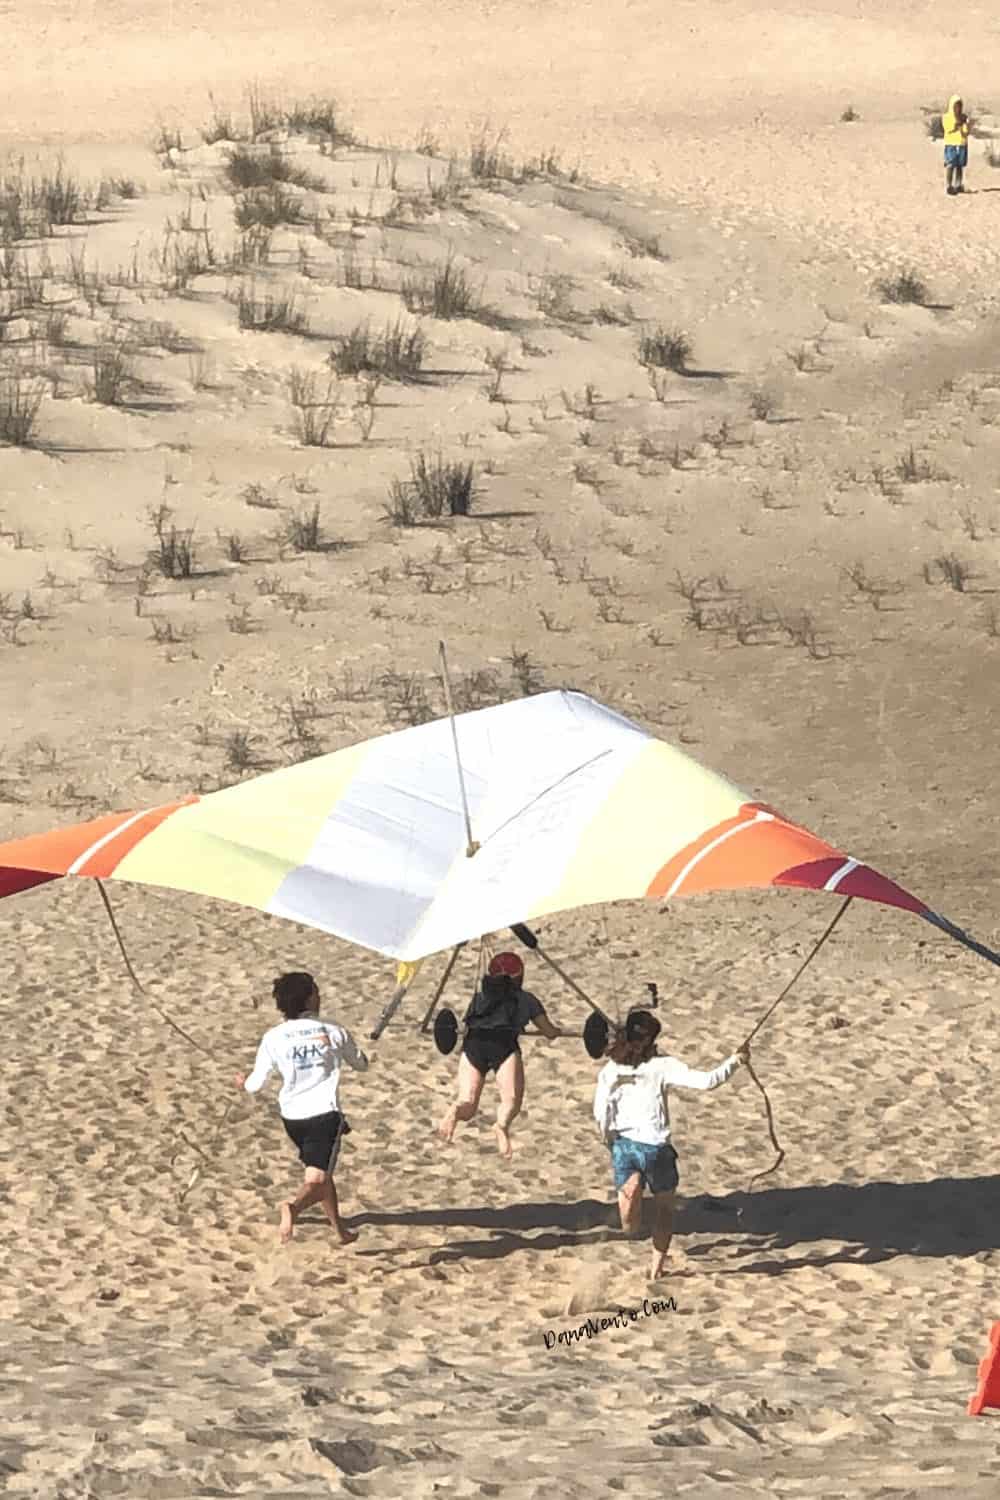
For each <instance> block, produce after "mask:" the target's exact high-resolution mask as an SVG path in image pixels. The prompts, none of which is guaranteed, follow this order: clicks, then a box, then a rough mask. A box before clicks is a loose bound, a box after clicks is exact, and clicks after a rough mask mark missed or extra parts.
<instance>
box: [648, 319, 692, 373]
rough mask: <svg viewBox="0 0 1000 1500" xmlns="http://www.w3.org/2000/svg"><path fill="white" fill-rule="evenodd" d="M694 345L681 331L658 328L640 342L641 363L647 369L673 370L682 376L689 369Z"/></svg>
mask: <svg viewBox="0 0 1000 1500" xmlns="http://www.w3.org/2000/svg"><path fill="white" fill-rule="evenodd" d="M692 349H693V345H692V343H691V340H690V339H689V338H688V336H687V334H686V333H683V332H682V331H681V330H680V329H678V328H674V329H669V330H668V329H665V328H662V327H659V328H656V329H654V330H653V332H652V333H644V334H643V335H642V337H641V338H640V340H639V363H640V364H641V365H644V366H645V367H646V369H648V370H649V369H656V370H673V371H674V372H675V373H676V374H678V375H682V374H683V373H684V371H685V370H686V369H687V362H688V360H689V359H690V357H691V353H692Z"/></svg>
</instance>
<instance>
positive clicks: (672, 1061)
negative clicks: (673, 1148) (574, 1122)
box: [594, 1053, 740, 1146]
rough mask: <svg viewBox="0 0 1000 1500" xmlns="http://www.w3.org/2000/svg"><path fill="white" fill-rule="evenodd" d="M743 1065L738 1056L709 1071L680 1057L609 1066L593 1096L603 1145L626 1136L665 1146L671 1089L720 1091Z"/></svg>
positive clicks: (640, 1141)
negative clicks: (632, 1066)
mask: <svg viewBox="0 0 1000 1500" xmlns="http://www.w3.org/2000/svg"><path fill="white" fill-rule="evenodd" d="M739 1065H740V1059H739V1057H738V1056H737V1055H736V1053H734V1054H733V1056H732V1057H727V1058H726V1060H725V1061H724V1062H721V1063H720V1064H719V1066H718V1067H717V1068H712V1069H711V1070H710V1071H708V1072H702V1071H700V1070H699V1069H697V1068H689V1067H688V1065H687V1063H683V1062H681V1060H680V1058H679V1057H651V1058H650V1059H649V1061H648V1062H644V1063H640V1064H639V1065H638V1067H635V1068H629V1067H626V1066H625V1065H624V1064H623V1063H616V1062H606V1063H605V1064H604V1067H603V1068H602V1069H601V1071H600V1073H598V1075H597V1090H596V1092H595V1094H594V1119H595V1120H596V1121H597V1126H598V1129H599V1130H600V1132H601V1135H602V1136H603V1137H604V1140H605V1141H609V1140H611V1138H612V1137H613V1136H616V1135H623V1136H626V1137H627V1138H628V1139H629V1140H630V1141H637V1142H639V1143H640V1144H641V1145H644V1146H663V1145H665V1144H666V1142H667V1141H669V1139H670V1111H669V1108H668V1106H667V1090H668V1088H682V1089H717V1088H718V1087H719V1085H720V1083H725V1082H726V1080H727V1079H728V1078H731V1077H732V1075H733V1074H734V1073H735V1071H736V1069H737V1068H738V1067H739Z"/></svg>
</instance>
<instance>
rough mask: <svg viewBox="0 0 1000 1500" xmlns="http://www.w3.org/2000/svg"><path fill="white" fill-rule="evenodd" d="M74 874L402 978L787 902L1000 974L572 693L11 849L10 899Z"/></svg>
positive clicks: (858, 871) (853, 870)
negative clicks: (807, 894) (632, 916)
mask: <svg viewBox="0 0 1000 1500" xmlns="http://www.w3.org/2000/svg"><path fill="white" fill-rule="evenodd" d="M456 750H457V755H458V760H456ZM459 766H460V767H461V773H462V774H461V776H460V775H459V774H458V771H459ZM470 826H471V828H472V829H474V831H475V843H474V844H470V841H469V837H468V829H469V827H470ZM473 849H474V851H475V852H471V851H472V850H473ZM69 875H77V876H85V877H87V876H89V877H98V878H101V879H114V880H126V881H132V882H135V883H137V884H140V885H152V886H159V887H166V888H168V889H174V890H181V891H190V892H194V893H197V894H200V895H205V896H212V897H217V898H219V899H222V900H227V901H233V902H237V903H240V904H242V905H243V906H247V907H251V908H253V909H255V910H258V911H264V912H269V913H270V914H271V915H273V916H278V917H286V918H289V919H290V920H292V921H295V922H301V923H304V924H305V925H307V926H310V927H316V928H319V929H320V930H321V931H324V932H329V933H333V934H335V935H336V936H337V937H340V938H345V939H347V940H348V941H349V942H353V943H358V944H360V945H361V946H362V947H365V948H371V949H373V950H375V951H376V952H378V953H382V954H385V955H386V956H387V957H391V958H395V959H397V960H399V961H403V962H407V963H415V962H416V961H418V960H420V959H422V958H425V957H427V956H428V955H430V954H433V953H438V952H440V951H442V950H443V949H446V948H450V947H454V946H455V945H456V944H459V943H463V942H467V941H470V940H473V939H475V938H478V937H481V936H482V935H483V934H485V933H490V932H495V931H498V930H500V929H501V928H505V927H510V926H511V925H512V924H515V923H519V922H532V921H535V920H537V919H538V918H541V917H545V916H549V915H552V914H554V913H556V912H561V911H566V910H569V909H571V908H575V907H582V906H589V905H593V904H596V903H600V902H606V901H623V900H629V899H641V898H648V899H651V900H657V901H658V900H664V899H667V898H670V897H674V896H687V895H692V894H694V893H697V892H707V891H722V890H736V889H740V888H747V887H773V886H793V887H801V888H804V889H809V890H817V891H835V892H837V893H838V895H840V896H856V897H860V898H862V899H864V900H868V901H876V902H881V903H883V904H885V905H888V906H894V907H898V908H900V909H902V910H904V911H908V912H911V913H913V914H915V915H917V916H920V917H924V918H926V919H927V920H928V921H930V922H933V923H934V924H935V925H936V926H937V927H939V928H941V929H942V930H944V931H945V932H947V933H949V934H950V935H951V936H952V937H954V938H956V939H958V940H959V941H960V942H962V943H965V944H966V945H967V946H968V947H970V948H972V949H974V950H975V951H976V952H978V953H980V954H981V955H982V956H983V957H985V958H988V959H990V960H991V961H992V962H994V963H998V964H1000V955H998V954H996V953H994V952H993V951H992V950H991V949H989V948H986V947H984V946H983V945H982V944H980V943H977V942H975V941H974V940H973V939H972V938H970V937H968V936H967V935H966V934H965V933H964V932H962V931H961V930H960V929H958V928H957V927H954V926H953V925H952V924H951V923H950V922H948V921H947V920H946V919H945V918H943V917H941V916H939V915H937V914H936V913H935V912H933V911H931V910H930V909H929V908H928V907H927V906H926V905H925V904H924V903H923V902H922V901H919V900H918V899H917V898H916V897H915V896H911V895H910V894H909V893H908V892H906V891H904V890H902V889H901V888H900V887H899V886H898V885H896V884H894V883H893V882H892V881H891V880H888V879H886V877H885V876H883V875H880V874H878V873H877V871H875V870H873V869H871V868H870V867H869V866H867V865H865V864H862V863H860V862H859V861H857V860H855V859H851V858H850V857H849V856H847V855H846V854H844V853H842V852H841V851H839V850H837V849H835V848H833V847H832V846H831V845H829V844H827V843H824V841H823V840H822V839H820V838H817V837H816V835H815V834H812V833H810V832H808V831H807V830H806V829H805V828H801V827H799V826H798V825H797V824H795V823H791V822H789V821H788V820H787V819H786V818H783V817H782V816H781V815H780V814H779V813H777V812H775V811H774V810H773V809H772V808H770V807H767V806H765V805H763V804H761V803H758V802H754V801H752V800H750V799H749V798H748V797H747V796H746V795H745V794H744V793H743V792H741V791H740V790H739V789H738V788H737V787H735V786H734V785H732V783H731V782H729V781H727V780H726V779H725V778H724V777H722V776H718V775H716V774H715V773H714V772H712V771H709V770H706V769H705V768H704V767H703V766H700V765H699V764H698V763H697V762H696V761H694V760H692V759H691V758H690V757H689V756H687V755H685V754H684V753H683V752H682V751H680V750H678V749H676V748H675V747H674V746H672V745H668V744H665V743H664V742H663V741H661V740H658V739H656V738H654V737H653V736H652V735H650V734H648V733H647V732H646V731H644V730H643V729H641V728H640V727H639V726H638V725H636V724H633V723H631V722H630V721H629V720H628V719H625V718H622V717H621V716H620V715H619V714H617V713H615V712H613V711H612V710H611V709H609V708H606V707H604V706H603V705H602V704H600V703H597V702H595V701H594V700H593V699H592V698H589V697H586V696H585V695H583V694H580V693H573V692H549V693H542V694H539V695H537V696H535V697H529V698H523V699H520V700H518V701H516V702H512V703H504V704H501V705H499V706H497V707H493V708H485V709H481V710H478V711H476V712H474V713H466V714H460V715H458V716H457V717H456V718H455V719H454V720H449V719H447V718H445V719H439V720H435V721H434V722H432V723H428V724H422V725H419V726H418V727H416V728H413V729H405V730H402V731H400V732H398V733H395V734H388V735H382V736H380V737H378V738H376V739H371V740H367V741H364V742H363V743H361V744H357V745H353V746H350V747H349V748H347V749H344V750H338V751H336V752H334V753H333V754H332V755H323V756H318V757H316V758H315V759H313V760H309V761H305V762H303V763H301V764H299V765H295V766H291V767H289V768H287V769H284V770H280V771H274V772H271V773H269V774H266V775H263V776H257V777H254V778H252V779H250V780H247V781H244V782H241V783H240V784H239V785H236V786H232V787H228V788H226V789H225V790H223V791H219V792H212V793H210V794H208V795H206V796H203V797H190V798H187V799H185V800H183V801H181V802H172V803H167V804H165V805H163V806H161V807H155V808H150V809H148V810H147V811H142V812H132V813H122V814H116V815H112V816H109V817H105V818H99V819H97V820H96V821H93V822H88V823H82V824H77V825H76V826H73V827H69V828H61V829H57V830H55V831H54V832H51V833H46V834H40V835H34V836H30V837H27V838H21V839H15V840H12V841H10V842H8V843H4V844H0V896H8V895H13V894H14V893H16V892H19V891H24V890H27V889H29V888H30V887H32V886H38V885H40V884H42V883H44V882H46V881H49V880H53V879H56V878H58V877H60V876H69Z"/></svg>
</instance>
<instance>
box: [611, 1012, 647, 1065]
mask: <svg viewBox="0 0 1000 1500" xmlns="http://www.w3.org/2000/svg"><path fill="white" fill-rule="evenodd" d="M659 1034H660V1023H659V1021H658V1020H657V1019H656V1017H655V1016H653V1015H650V1013H649V1011H648V1010H632V1011H629V1013H628V1016H627V1017H626V1020H625V1025H624V1026H620V1027H619V1028H618V1030H617V1032H616V1033H615V1038H614V1041H613V1042H612V1043H611V1045H610V1046H609V1047H608V1050H607V1056H608V1057H610V1058H611V1061H612V1062H616V1063H621V1064H622V1065H623V1066H624V1067H627V1068H637V1067H638V1066H639V1064H640V1063H644V1062H648V1061H649V1059H650V1058H651V1057H655V1056H656V1038H657V1037H658V1036H659Z"/></svg>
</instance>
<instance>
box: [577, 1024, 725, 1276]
mask: <svg viewBox="0 0 1000 1500" xmlns="http://www.w3.org/2000/svg"><path fill="white" fill-rule="evenodd" d="M659 1034H660V1023H659V1021H658V1020H657V1019H656V1017H655V1016H654V1015H651V1014H650V1013H649V1011H648V1010H633V1011H630V1012H629V1015H628V1017H627V1018H626V1021H625V1025H624V1027H622V1028H621V1030H620V1031H619V1032H618V1034H617V1035H616V1036H613V1037H612V1039H611V1044H610V1046H609V1047H608V1051H607V1057H608V1061H607V1062H606V1063H605V1064H604V1067H603V1068H602V1069H601V1071H600V1073H599V1074H598V1075H597V1089H596V1092H595V1094H594V1119H595V1120H596V1121H597V1127H598V1130H599V1131H600V1133H601V1138H602V1140H603V1141H604V1144H605V1145H606V1146H607V1148H608V1150H609V1151H610V1152H611V1165H612V1170H613V1173H614V1180H615V1187H616V1188H617V1189H618V1212H619V1215H620V1218H621V1226H622V1229H623V1230H624V1231H625V1233H626V1234H629V1235H635V1234H638V1233H639V1231H640V1229H641V1227H642V1193H643V1188H645V1187H648V1188H649V1190H650V1192H651V1193H652V1195H653V1265H652V1279H653V1280H654V1281H656V1280H657V1279H658V1278H659V1277H660V1276H662V1275H663V1274H664V1272H665V1271H666V1267H667V1254H668V1252H669V1250H670V1241H671V1238H672V1235H673V1219H674V1195H675V1192H676V1189H677V1184H678V1181H679V1180H680V1179H679V1177H678V1173H677V1152H676V1151H675V1150H674V1147H673V1145H672V1144H671V1140H670V1112H669V1109H668V1107H667V1092H668V1089H669V1088H684V1089H717V1088H718V1087H719V1085H720V1084H722V1083H725V1082H727V1080H728V1079H730V1078H731V1077H732V1076H733V1074H734V1073H735V1072H736V1069H737V1068H738V1067H739V1066H740V1064H741V1063H746V1062H748V1061H749V1058H750V1048H749V1046H746V1045H744V1046H743V1047H741V1048H740V1049H739V1051H738V1052H734V1053H733V1055H732V1056H731V1057H727V1058H725V1059H724V1061H723V1062H721V1063H719V1065H718V1067H717V1068H712V1069H711V1071H710V1072H701V1071H699V1070H698V1069H696V1068H689V1067H688V1065H687V1064H686V1063H683V1062H681V1060H680V1058H679V1057H662V1056H660V1054H659V1053H658V1052H657V1050H656V1039H657V1037H658V1036H659Z"/></svg>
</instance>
